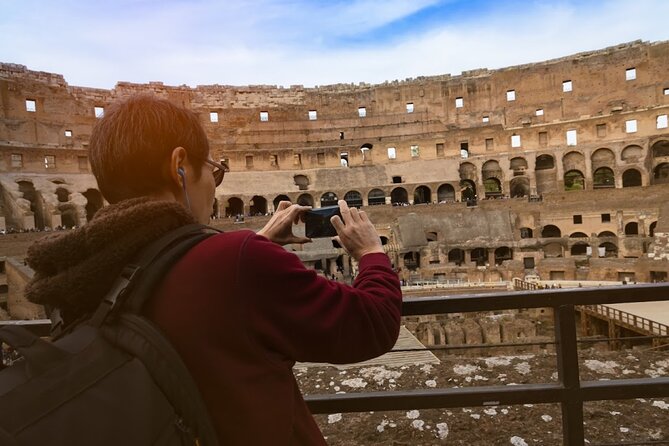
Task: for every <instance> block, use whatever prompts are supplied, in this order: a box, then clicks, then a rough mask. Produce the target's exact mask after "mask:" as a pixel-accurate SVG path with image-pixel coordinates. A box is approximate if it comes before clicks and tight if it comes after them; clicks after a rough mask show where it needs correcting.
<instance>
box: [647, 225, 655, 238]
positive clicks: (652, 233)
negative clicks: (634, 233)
mask: <svg viewBox="0 0 669 446" xmlns="http://www.w3.org/2000/svg"><path fill="white" fill-rule="evenodd" d="M656 227H657V222H656V221H654V222H652V223H651V224H650V226H649V227H648V236H649V237H655V228H656Z"/></svg>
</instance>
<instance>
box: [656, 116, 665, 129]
mask: <svg viewBox="0 0 669 446" xmlns="http://www.w3.org/2000/svg"><path fill="white" fill-rule="evenodd" d="M656 124H657V128H658V129H666V128H667V115H659V116H658V117H657V119H656Z"/></svg>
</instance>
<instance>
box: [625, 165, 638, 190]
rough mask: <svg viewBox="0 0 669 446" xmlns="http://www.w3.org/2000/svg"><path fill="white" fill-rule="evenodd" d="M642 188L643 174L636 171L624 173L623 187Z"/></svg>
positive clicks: (630, 170)
mask: <svg viewBox="0 0 669 446" xmlns="http://www.w3.org/2000/svg"><path fill="white" fill-rule="evenodd" d="M635 186H641V172H639V171H638V170H636V169H627V170H626V171H625V172H623V187H635Z"/></svg>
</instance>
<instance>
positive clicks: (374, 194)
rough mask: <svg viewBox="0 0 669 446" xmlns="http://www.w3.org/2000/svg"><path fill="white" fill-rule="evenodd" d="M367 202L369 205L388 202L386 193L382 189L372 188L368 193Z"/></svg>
mask: <svg viewBox="0 0 669 446" xmlns="http://www.w3.org/2000/svg"><path fill="white" fill-rule="evenodd" d="M367 204H368V205H369V206H376V205H380V204H386V193H385V192H383V191H382V190H381V189H372V190H370V191H369V193H368V194H367Z"/></svg>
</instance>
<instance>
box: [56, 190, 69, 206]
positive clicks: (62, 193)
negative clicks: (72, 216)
mask: <svg viewBox="0 0 669 446" xmlns="http://www.w3.org/2000/svg"><path fill="white" fill-rule="evenodd" d="M56 197H58V202H59V203H67V202H68V201H70V192H69V191H68V190H67V189H65V188H64V187H59V188H58V189H56Z"/></svg>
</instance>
